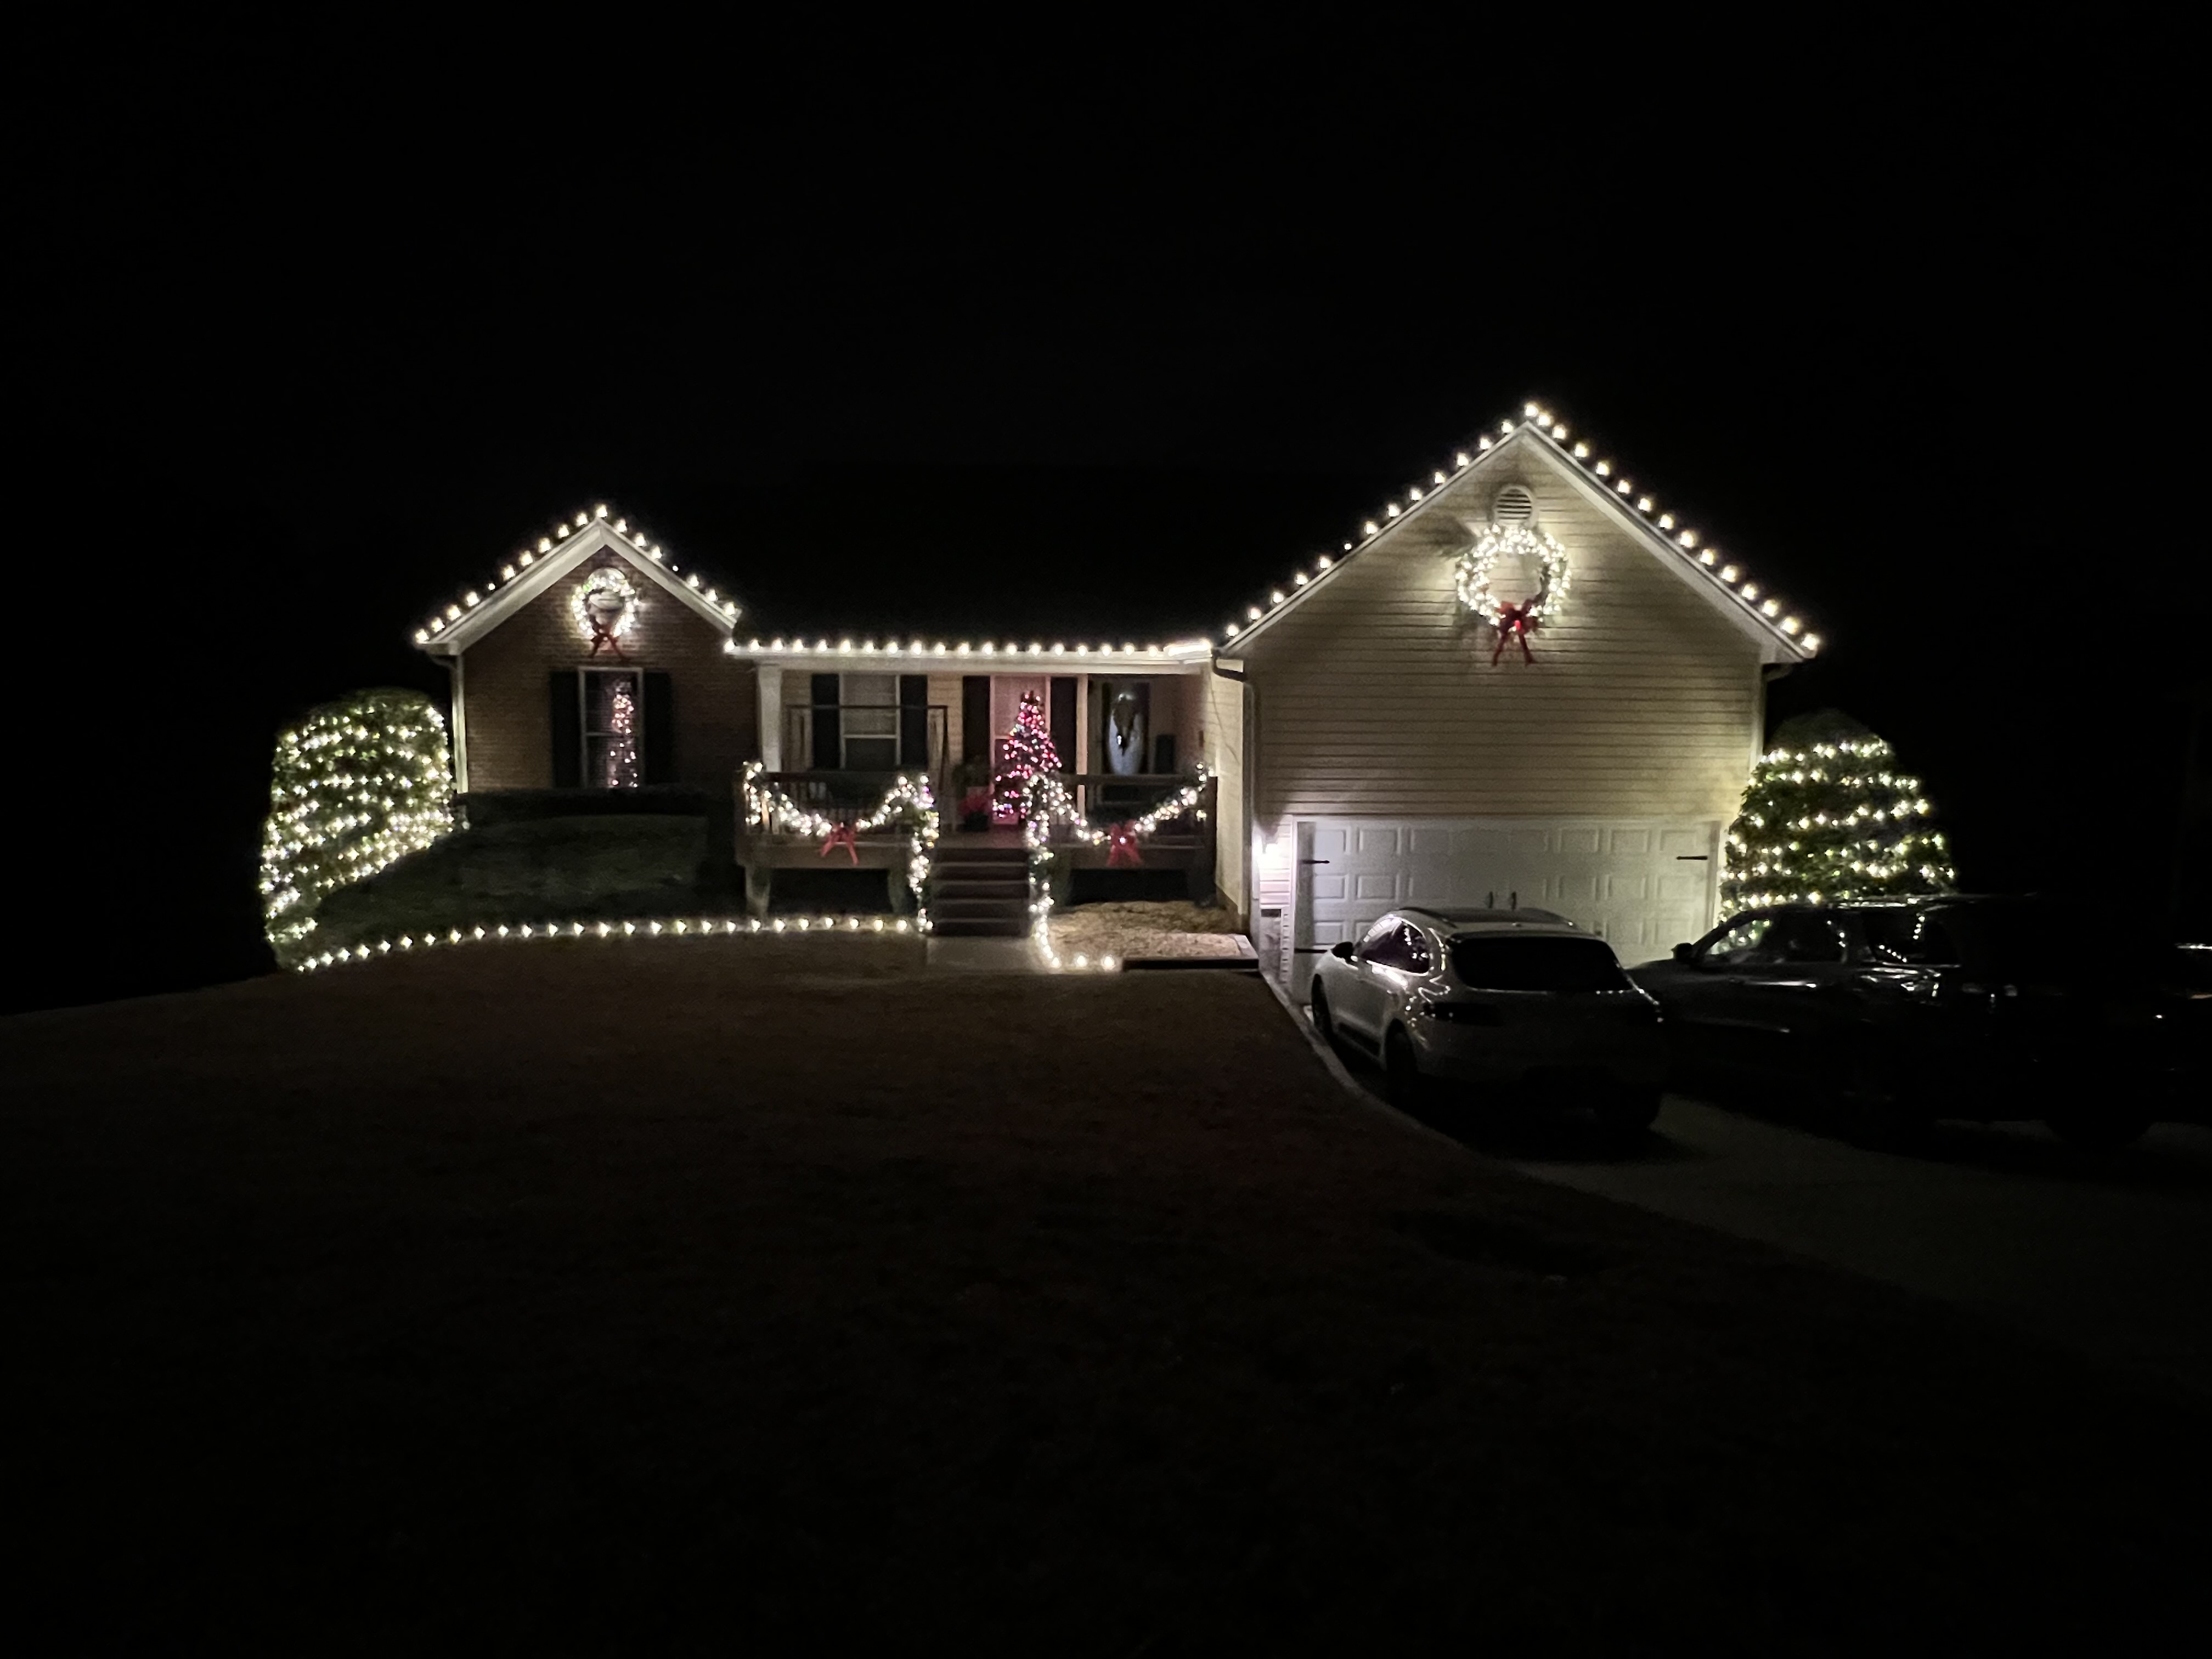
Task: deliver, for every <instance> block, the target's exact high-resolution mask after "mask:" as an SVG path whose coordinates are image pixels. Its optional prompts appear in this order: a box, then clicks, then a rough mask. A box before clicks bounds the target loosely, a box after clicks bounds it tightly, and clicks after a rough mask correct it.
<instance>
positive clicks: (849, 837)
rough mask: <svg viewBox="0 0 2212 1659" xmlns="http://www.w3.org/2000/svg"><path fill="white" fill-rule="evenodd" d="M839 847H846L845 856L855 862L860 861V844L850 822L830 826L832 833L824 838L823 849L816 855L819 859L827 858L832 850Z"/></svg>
mask: <svg viewBox="0 0 2212 1659" xmlns="http://www.w3.org/2000/svg"><path fill="white" fill-rule="evenodd" d="M838 847H842V848H844V849H845V856H846V857H847V858H848V859H850V860H853V862H854V863H855V864H858V863H859V862H860V844H859V842H858V841H857V840H856V839H855V836H854V829H853V826H852V825H851V824H849V823H839V824H833V825H832V826H830V829H829V834H828V835H827V836H823V839H822V850H821V851H820V852H818V853H817V854H815V855H814V856H815V857H816V858H817V859H826V858H828V857H829V854H830V850H831V849H832V848H838Z"/></svg>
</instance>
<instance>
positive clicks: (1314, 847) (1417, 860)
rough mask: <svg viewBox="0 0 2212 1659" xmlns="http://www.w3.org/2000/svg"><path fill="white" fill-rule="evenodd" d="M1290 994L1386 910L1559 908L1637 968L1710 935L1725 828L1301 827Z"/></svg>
mask: <svg viewBox="0 0 2212 1659" xmlns="http://www.w3.org/2000/svg"><path fill="white" fill-rule="evenodd" d="M1297 828H1298V838H1297V859H1298V862H1297V893H1296V896H1295V898H1294V900H1293V902H1294V903H1295V905H1296V907H1297V908H1296V915H1295V917H1294V926H1293V927H1292V930H1291V934H1292V939H1293V940H1294V945H1293V949H1292V953H1291V988H1292V991H1293V992H1294V994H1296V995H1297V996H1299V997H1301V998H1303V997H1304V994H1305V990H1306V981H1307V980H1308V979H1309V978H1310V976H1311V975H1312V973H1313V963H1314V958H1315V957H1316V955H1318V954H1319V953H1321V952H1322V951H1327V950H1328V948H1329V946H1330V945H1334V944H1335V943H1336V942H1337V941H1338V940H1340V939H1353V940H1357V939H1358V938H1359V936H1360V934H1361V933H1364V932H1365V931H1366V929H1367V928H1368V927H1369V926H1370V924H1372V923H1373V922H1374V921H1375V920H1376V917H1378V916H1380V915H1382V914H1383V912H1384V911H1385V910H1389V909H1392V908H1395V907H1397V906H1399V905H1401V904H1426V905H1431V906H1435V907H1436V908H1440V909H1463V908H1500V909H1503V908H1507V907H1509V906H1512V905H1520V906H1522V907H1529V906H1533V907H1534V908H1539V909H1544V910H1555V911H1557V912H1558V913H1559V915H1563V916H1565V917H1566V918H1567V920H1568V921H1571V922H1573V923H1575V924H1576V926H1577V927H1587V928H1589V930H1590V931H1591V932H1592V933H1596V934H1598V935H1599V936H1600V937H1601V938H1603V939H1610V940H1611V941H1612V942H1613V949H1614V950H1615V951H1619V952H1620V959H1621V960H1622V961H1623V962H1626V963H1638V962H1649V961H1650V960H1651V959H1653V958H1654V957H1663V956H1665V955H1666V954H1667V952H1668V951H1669V950H1671V949H1672V948H1673V947H1674V945H1675V943H1676V942H1677V941H1678V940H1681V939H1695V938H1697V937H1698V935H1699V934H1700V933H1704V932H1705V929H1706V928H1707V927H1710V926H1711V923H1712V915H1713V897H1714V881H1715V878H1716V875H1717V871H1716V867H1715V866H1717V862H1718V860H1719V855H1720V834H1721V826H1720V825H1719V824H1718V823H1711V822H1707V823H1695V822H1691V823H1654V822H1652V821H1650V820H1648V819H1620V820H1617V821H1610V822H1608V821H1602V820H1595V819H1587V818H1583V819H1556V820H1550V821H1546V820H1542V819H1530V818H1301V819H1300V820H1298V826H1297Z"/></svg>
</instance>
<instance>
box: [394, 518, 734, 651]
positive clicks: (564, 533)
mask: <svg viewBox="0 0 2212 1659" xmlns="http://www.w3.org/2000/svg"><path fill="white" fill-rule="evenodd" d="M601 520H605V521H606V523H607V525H608V527H609V528H611V530H612V531H613V532H614V533H615V534H616V535H617V536H620V537H621V538H623V540H624V541H626V542H628V543H629V544H630V545H631V546H632V547H634V548H635V549H636V550H638V551H639V552H641V553H642V554H643V555H645V556H646V557H647V559H648V560H650V561H651V562H653V563H654V564H657V565H659V566H660V567H661V568H663V569H665V570H666V571H667V572H668V573H669V574H671V575H679V574H683V569H684V567H683V566H681V565H679V564H678V563H677V562H676V561H675V560H674V559H672V558H671V557H669V556H668V550H667V549H666V548H665V547H663V546H661V545H660V544H659V543H658V542H654V541H650V540H648V539H647V538H646V535H645V532H642V531H639V530H633V529H631V528H630V527H629V520H628V519H625V518H617V517H611V516H610V514H609V512H608V508H607V504H606V503H605V501H601V502H600V503H599V505H598V506H597V507H593V508H592V510H591V511H590V512H589V513H577V514H576V516H575V517H574V519H563V520H561V522H560V523H559V524H557V525H556V526H554V527H553V531H552V533H551V534H550V535H545V536H540V537H539V538H538V545H537V547H536V548H535V549H534V550H533V549H531V548H527V547H526V548H524V549H523V550H521V551H520V552H519V553H517V554H516V555H515V556H513V558H512V559H510V560H508V561H507V562H506V563H505V564H503V565H501V567H500V568H499V579H498V580H496V581H487V582H486V583H484V585H483V586H482V587H481V588H475V587H472V588H470V589H469V590H468V591H467V592H465V593H463V594H462V595H461V596H460V597H459V599H455V600H453V602H452V603H451V604H449V605H447V607H446V608H445V610H444V611H441V612H440V613H439V614H437V615H435V616H434V617H431V618H430V620H429V621H428V622H427V623H423V625H422V627H420V628H418V629H416V630H415V643H416V644H417V645H428V644H429V643H430V642H431V641H434V640H435V639H436V638H437V637H438V635H441V634H442V633H444V632H445V631H446V629H447V626H448V624H450V623H457V622H459V620H460V619H461V618H462V617H465V616H466V615H467V614H468V613H469V612H470V611H473V610H475V609H476V608H477V606H478V605H482V604H483V602H484V601H485V600H486V599H489V598H490V597H491V596H492V595H493V594H494V593H495V592H498V591H499V590H500V588H501V586H504V585H505V584H507V583H508V582H512V581H514V580H518V579H519V578H520V576H521V574H522V573H523V572H524V571H525V570H527V569H528V568H530V567H531V566H532V565H533V564H535V563H537V562H538V560H539V559H541V558H543V557H544V556H546V555H547V554H548V553H554V552H558V551H559V550H561V548H562V546H563V545H564V544H566V543H567V542H568V538H570V537H571V536H574V535H576V534H577V533H579V532H581V531H584V530H587V529H589V528H590V527H591V526H592V525H594V524H597V523H599V522H600V521H601ZM684 586H686V587H688V588H690V589H691V591H692V592H696V593H697V594H698V595H699V596H700V598H702V599H704V600H706V602H707V603H708V605H712V606H713V607H714V609H715V610H716V611H719V612H720V613H721V616H722V618H723V620H724V621H725V622H728V623H734V622H736V621H737V619H738V617H742V616H744V609H743V607H741V606H740V605H738V602H737V601H736V600H735V599H726V598H725V597H724V596H723V594H722V592H721V590H720V588H719V587H714V586H705V585H703V584H702V582H701V581H700V580H699V573H698V572H697V571H696V570H695V571H693V572H692V573H691V574H689V575H688V576H684Z"/></svg>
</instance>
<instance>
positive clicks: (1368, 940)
mask: <svg viewBox="0 0 2212 1659" xmlns="http://www.w3.org/2000/svg"><path fill="white" fill-rule="evenodd" d="M1401 926H1403V924H1402V923H1401V922H1400V921H1399V920H1398V918H1397V917H1395V916H1385V917H1383V920H1382V921H1378V922H1376V924H1375V925H1374V926H1373V927H1370V928H1369V929H1368V930H1367V932H1366V934H1365V935H1364V937H1363V938H1362V939H1360V941H1359V959H1360V960H1361V961H1362V962H1372V963H1378V964H1380V965H1381V966H1383V967H1385V968H1395V967H1398V966H1399V965H1400V963H1399V962H1398V958H1397V954H1396V953H1397V950H1398V930H1399V928H1400V927H1401Z"/></svg>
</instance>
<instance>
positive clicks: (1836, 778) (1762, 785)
mask: <svg viewBox="0 0 2212 1659" xmlns="http://www.w3.org/2000/svg"><path fill="white" fill-rule="evenodd" d="M1895 759H1896V754H1895V751H1894V750H1892V749H1891V748H1890V746H1889V745H1888V744H1887V743H1885V742H1883V741H1882V740H1881V738H1876V737H1866V738H1854V739H1848V740H1844V741H1841V742H1837V743H1816V744H1810V745H1808V747H1806V748H1803V749H1774V750H1769V751H1768V752H1767V753H1765V755H1762V756H1761V757H1759V763H1758V765H1757V766H1755V767H1754V768H1753V769H1752V777H1751V784H1750V787H1748V788H1747V790H1746V791H1745V792H1744V799H1743V810H1742V811H1741V814H1740V815H1739V816H1738V817H1737V818H1736V820H1735V823H1732V824H1730V825H1729V835H1728V846H1729V869H1728V874H1727V877H1726V878H1725V879H1724V880H1723V882H1722V884H1721V894H1722V899H1723V902H1724V903H1725V904H1726V905H1727V906H1728V907H1729V908H1730V909H1747V908H1754V907H1757V906H1759V905H1767V904H1794V903H1798V902H1807V901H1809V902H1813V903H1815V904H1818V903H1821V902H1827V901H1831V900H1838V899H1853V898H1880V897H1887V896H1892V895H1896V894H1905V893H1929V892H1945V891H1948V890H1950V889H1951V887H1952V886H1953V885H1954V883H1955V882H1956V880H1957V876H1956V873H1955V872H1954V870H1953V869H1952V866H1951V854H1950V848H1948V845H1947V844H1946V843H1945V842H1944V840H1943V836H1942V833H1941V832H1940V831H1938V830H1935V829H1929V828H1927V827H1925V825H1926V820H1927V819H1928V817H1929V814H1930V812H1932V811H1933V810H1934V809H1933V808H1932V807H1931V806H1930V805H1929V801H1928V798H1927V797H1926V796H1925V795H1924V794H1923V793H1921V784H1920V780H1919V779H1918V778H1916V777H1910V776H1907V775H1904V774H1902V773H1899V772H1894V771H1892V770H1891V769H1890V767H1891V765H1892V763H1894V761H1895Z"/></svg>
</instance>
